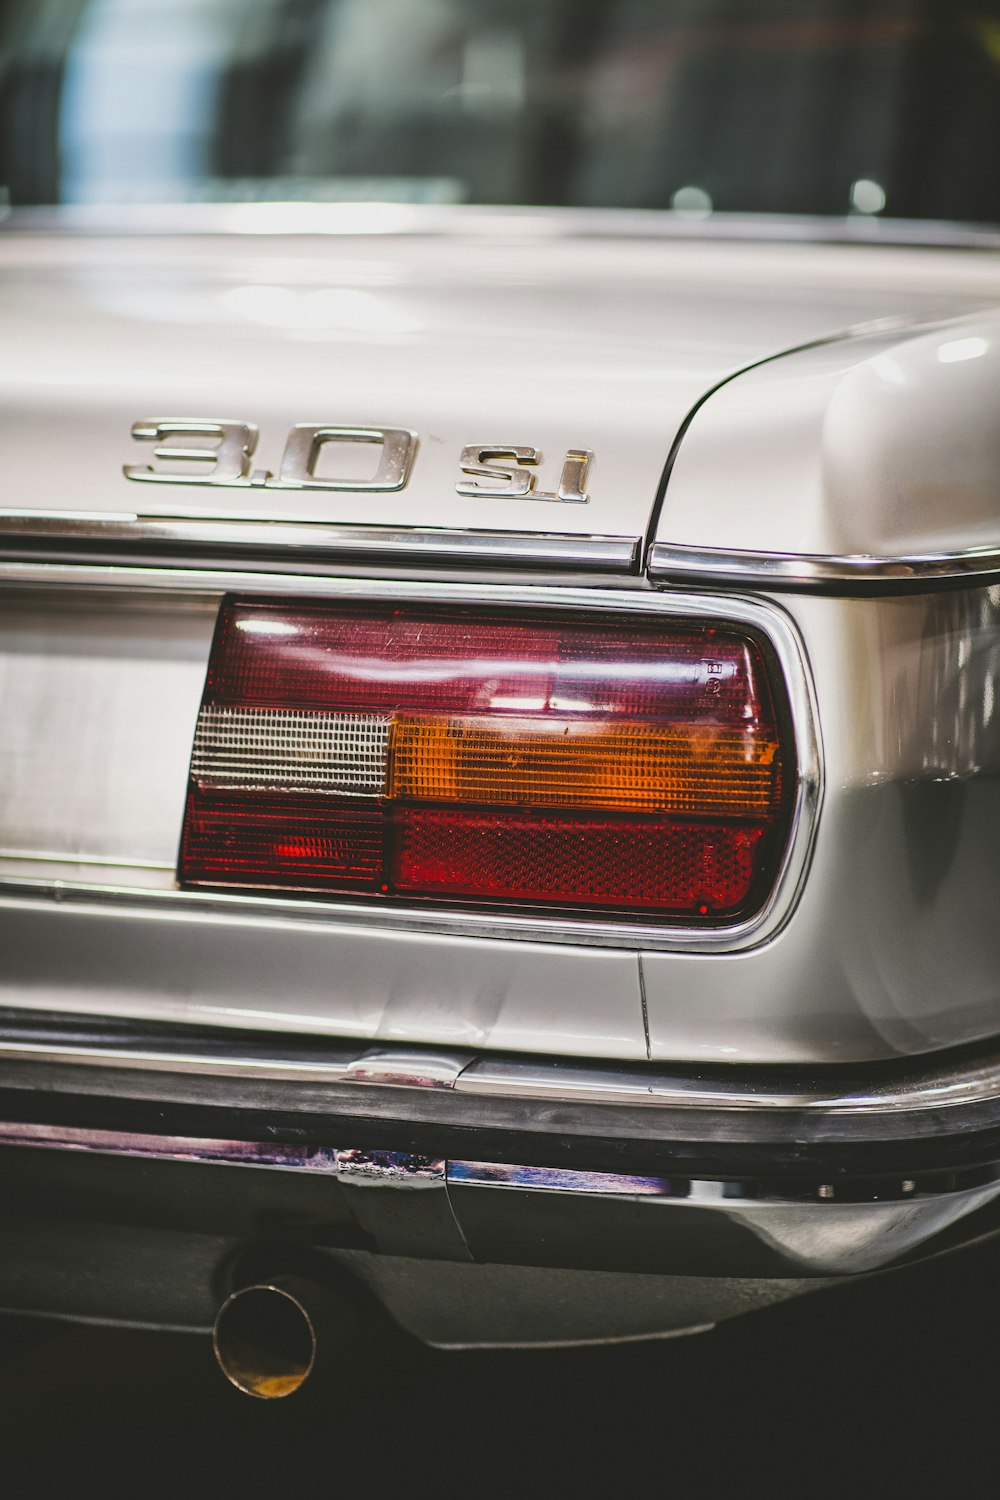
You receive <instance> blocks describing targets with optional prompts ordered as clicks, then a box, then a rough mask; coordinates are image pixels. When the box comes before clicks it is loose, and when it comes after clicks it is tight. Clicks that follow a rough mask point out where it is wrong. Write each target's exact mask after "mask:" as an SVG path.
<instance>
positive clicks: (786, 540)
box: [651, 312, 1000, 587]
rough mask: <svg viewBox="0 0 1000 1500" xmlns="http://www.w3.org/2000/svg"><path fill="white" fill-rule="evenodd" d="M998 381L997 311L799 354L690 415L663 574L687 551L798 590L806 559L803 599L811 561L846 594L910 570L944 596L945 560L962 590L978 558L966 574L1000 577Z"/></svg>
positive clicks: (662, 527)
mask: <svg viewBox="0 0 1000 1500" xmlns="http://www.w3.org/2000/svg"><path fill="white" fill-rule="evenodd" d="M998 379H1000V314H998V313H996V312H988V313H983V314H977V315H973V316H968V317H963V318H960V319H957V320H954V321H947V322H944V323H942V324H940V325H939V326H937V327H934V328H920V329H918V328H910V329H898V328H897V329H890V330H886V331H880V332H873V333H870V334H868V335H866V336H864V337H860V338H855V339H851V340H845V341H840V342H837V343H830V344H827V345H824V346H822V347H817V348H812V349H807V350H800V351H798V352H795V353H789V354H787V355H786V356H785V357H784V358H782V359H779V360H775V361H772V362H770V363H768V364H765V365H761V366H760V367H759V368H757V369H755V370H752V371H749V372H747V373H745V374H743V375H741V376H740V377H739V379H737V380H735V381H733V382H731V383H730V384H729V385H727V386H725V387H724V388H723V389H721V390H720V391H718V392H717V393H716V394H715V395H714V396H713V397H712V399H711V400H710V401H709V402H707V403H706V404H705V405H704V406H703V407H702V408H701V409H700V410H699V411H698V412H697V413H696V414H695V416H694V418H693V420H692V422H691V424H690V426H689V428H688V430H687V432H686V433H685V436H684V440H683V442H682V443H681V444H680V446H679V448H678V450H677V452H676V455H675V459H674V462H673V465H672V468H671V473H670V479H669V483H668V486H667V490H666V495H665V498H664V503H663V508H662V511H661V514H660V517H659V522H658V525H657V528H656V535H655V540H656V543H657V547H656V550H654V553H653V556H652V559H651V563H652V567H653V569H654V571H658V572H660V573H661V574H662V572H663V571H664V568H666V567H669V565H670V563H671V558H670V549H671V548H672V547H673V546H675V545H680V546H686V547H692V548H696V549H697V548H707V549H713V548H719V549H724V550H725V551H727V552H738V551H741V550H745V551H748V552H750V553H751V554H757V555H760V554H765V555H766V554H774V556H775V563H774V565H773V566H772V567H770V568H769V569H766V570H761V571H760V572H758V575H757V578H756V586H757V587H766V586H767V582H768V580H769V579H772V578H773V580H774V581H775V582H776V583H778V584H779V585H780V584H781V583H782V582H783V581H785V582H787V581H789V580H790V579H791V577H792V576H793V575H794V571H795V564H794V557H795V556H796V555H800V556H801V562H800V564H799V567H798V573H799V574H800V575H802V576H803V577H804V580H805V582H806V584H807V586H808V584H809V583H810V581H812V580H811V567H810V564H812V565H813V568H814V569H815V571H816V573H817V574H818V575H819V577H820V581H822V574H823V572H824V566H825V571H826V572H827V573H828V574H832V575H834V576H836V574H837V573H838V571H839V573H841V574H843V573H847V574H849V575H850V577H849V579H848V581H849V582H851V581H856V579H857V578H858V577H859V575H863V574H865V573H866V572H867V573H868V574H869V576H870V575H872V574H873V573H874V572H875V571H876V570H877V568H878V566H879V563H880V561H881V564H882V574H883V577H882V582H883V583H885V584H886V585H887V586H889V587H891V586H892V585H893V584H894V583H895V584H897V585H898V584H900V583H902V584H903V585H905V584H906V583H907V582H908V581H909V580H908V576H907V574H908V568H907V564H908V560H909V559H911V558H913V559H916V563H915V571H916V572H917V574H918V577H917V579H915V580H914V582H915V583H917V584H919V581H920V575H922V574H926V576H927V581H929V582H931V583H933V582H935V581H937V579H938V578H939V577H940V576H941V575H942V574H944V575H945V576H946V577H947V573H948V558H949V556H951V557H953V558H954V561H953V563H952V565H951V575H952V578H954V579H958V580H960V579H961V577H962V572H963V569H962V566H961V558H962V556H963V555H964V554H966V553H969V552H972V553H973V556H972V559H971V565H970V566H968V567H967V568H965V570H964V571H965V572H966V573H974V570H975V566H976V564H977V561H978V564H979V566H980V567H982V566H984V558H985V559H986V562H985V565H986V566H987V567H988V568H989V569H990V570H991V571H994V572H995V571H996V568H997V559H996V555H995V554H996V553H997V551H998V549H1000V478H998V475H1000V426H998V424H997V423H996V421H995V420H993V418H992V415H991V414H992V409H993V405H994V394H995V391H996V387H997V381H998ZM734 476H739V482H738V483H734V482H733V480H734ZM977 553H978V554H979V556H978V558H977V557H976V554H977ZM789 558H790V559H791V560H785V559H789ZM935 558H937V559H939V561H938V562H937V563H936V564H935V562H934V559H935ZM852 559H853V565H852V561H851V560H852ZM894 559H899V560H900V562H901V567H900V568H899V569H898V571H897V572H896V573H895V575H893V573H892V571H891V570H892V563H893V560H894ZM990 559H992V560H991V561H990ZM866 560H867V563H866ZM921 560H924V561H923V566H921ZM838 564H839V568H838ZM715 576H716V580H717V582H723V581H730V582H731V581H732V579H731V578H730V579H728V580H725V579H724V578H723V576H722V575H721V573H716V574H715ZM748 581H749V580H748ZM970 581H971V580H970Z"/></svg>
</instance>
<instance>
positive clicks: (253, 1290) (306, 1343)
mask: <svg viewBox="0 0 1000 1500" xmlns="http://www.w3.org/2000/svg"><path fill="white" fill-rule="evenodd" d="M359 1326H360V1320H359V1317H358V1313H357V1311H356V1310H355V1309H354V1307H353V1306H352V1305H351V1303H350V1302H349V1301H348V1300H347V1299H346V1298H345V1297H344V1296H342V1295H339V1294H338V1293H337V1292H336V1291H334V1290H333V1289H332V1288H330V1287H326V1286H319V1285H316V1284H315V1283H312V1282H309V1281H303V1280H300V1279H298V1278H292V1277H288V1278H284V1277H283V1278H281V1279H280V1280H277V1279H276V1280H274V1281H268V1282H260V1283H258V1284H256V1285H254V1286H244V1287H239V1288H238V1289H237V1290H236V1291H235V1292H233V1293H232V1295H231V1296H230V1297H227V1298H226V1300H225V1302H224V1303H223V1304H222V1306H221V1307H220V1308H219V1311H218V1314H217V1315H216V1319H215V1326H214V1327H213V1329H212V1348H213V1349H214V1350H215V1358H216V1361H217V1363H218V1366H219V1369H220V1370H221V1371H222V1373H223V1375H225V1377H226V1379H227V1380H228V1381H229V1383H230V1385H234V1386H235V1387H236V1389H237V1390H238V1391H242V1392H243V1393H244V1395H247V1396H257V1397H259V1398H260V1399H261V1400H263V1401H276V1400H280V1399H281V1398H282V1397H283V1396H292V1395H294V1394H295V1392H296V1391H298V1390H301V1388H302V1386H303V1385H305V1383H306V1381H307V1380H308V1379H309V1378H310V1376H311V1375H313V1374H314V1372H315V1370H316V1368H317V1365H318V1364H319V1363H321V1362H322V1364H324V1365H327V1366H329V1365H332V1364H334V1363H336V1362H337V1359H338V1356H340V1357H342V1356H343V1355H345V1354H347V1353H348V1352H349V1351H350V1349H351V1347H352V1346H353V1345H354V1343H355V1341H356V1335H357V1333H358V1329H359ZM321 1356H322V1358H321Z"/></svg>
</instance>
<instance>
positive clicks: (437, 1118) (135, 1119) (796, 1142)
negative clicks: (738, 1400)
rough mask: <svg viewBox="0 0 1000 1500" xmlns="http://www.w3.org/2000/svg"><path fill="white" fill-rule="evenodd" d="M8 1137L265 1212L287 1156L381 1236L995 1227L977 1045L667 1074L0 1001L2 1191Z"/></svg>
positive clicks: (675, 1269)
mask: <svg viewBox="0 0 1000 1500" xmlns="http://www.w3.org/2000/svg"><path fill="white" fill-rule="evenodd" d="M23 1147H34V1148H39V1147H41V1148H49V1149H53V1150H57V1151H60V1152H78V1153H86V1154H88V1155H91V1156H93V1155H97V1156H101V1157H127V1158H133V1159H138V1160H144V1161H147V1162H161V1163H164V1164H167V1163H182V1162H186V1163H202V1164H205V1163H211V1164H222V1165H226V1166H240V1167H244V1168H257V1169H263V1170H262V1171H259V1172H256V1173H255V1174H254V1176H253V1178H252V1180H251V1179H248V1180H247V1182H246V1191H245V1194H244V1197H245V1198H247V1199H248V1200H252V1201H253V1202H254V1203H256V1204H259V1205H261V1206H262V1207H264V1206H266V1203H267V1201H268V1193H269V1189H268V1187H267V1185H266V1182H265V1177H266V1175H267V1173H268V1172H270V1173H272V1174H277V1176H278V1177H285V1176H287V1174H289V1173H294V1174H298V1175H300V1176H302V1177H307V1178H309V1179H311V1180H312V1181H313V1183H314V1184H315V1192H316V1196H315V1199H314V1200H311V1201H313V1202H314V1203H315V1205H316V1208H315V1212H316V1213H317V1214H318V1215H319V1219H320V1220H321V1221H323V1222H326V1219H328V1218H329V1210H330V1208H331V1205H332V1204H333V1203H334V1201H335V1200H336V1203H337V1204H338V1210H337V1211H338V1213H340V1214H342V1216H343V1215H346V1219H347V1220H351V1221H353V1222H355V1223H356V1224H357V1225H358V1226H360V1227H361V1229H362V1230H363V1233H364V1236H365V1239H366V1245H367V1247H368V1248H370V1249H372V1250H374V1251H375V1252H376V1253H381V1254H390V1255H406V1256H411V1257H425V1258H429V1259H436V1258H437V1259H457V1260H462V1259H464V1260H468V1259H472V1260H474V1261H479V1262H484V1261H488V1262H492V1263H502V1264H509V1265H526V1266H527V1265H532V1266H557V1267H563V1268H578V1269H588V1270H595V1269H596V1270H617V1271H641V1272H654V1273H659V1274H665V1275H682V1276H720V1277H740V1278H745V1277H751V1278H753V1277H762V1278H774V1277H827V1276H831V1275H843V1274H847V1273H857V1272H869V1271H872V1270H876V1269H878V1268H880V1267H883V1266H886V1265H888V1264H890V1263H893V1262H896V1261H898V1260H899V1259H900V1258H902V1257H904V1256H906V1255H908V1254H912V1253H913V1252H915V1251H917V1250H918V1249H919V1248H921V1247H925V1248H928V1249H929V1248H931V1242H932V1241H934V1242H937V1240H938V1237H939V1236H942V1235H944V1233H945V1231H947V1230H948V1229H949V1227H950V1226H952V1225H954V1224H956V1222H957V1221H958V1220H962V1219H965V1218H966V1216H968V1215H970V1214H972V1213H973V1212H975V1211H977V1210H987V1213H986V1215H985V1216H982V1215H981V1216H979V1217H978V1218H977V1220H976V1221H975V1222H976V1223H977V1224H979V1223H982V1222H983V1220H984V1217H985V1219H987V1220H990V1222H992V1221H991V1217H990V1215H989V1212H988V1205H990V1204H991V1203H993V1202H994V1200H996V1199H998V1198H1000V1050H996V1049H995V1050H993V1051H992V1052H990V1053H988V1054H984V1053H980V1054H978V1055H977V1056H975V1057H972V1056H968V1055H967V1056H964V1057H961V1058H953V1059H949V1060H948V1061H945V1062H942V1061H941V1060H940V1059H938V1060H937V1062H936V1063H933V1064H924V1065H922V1066H920V1065H918V1066H914V1064H913V1063H912V1061H911V1062H909V1063H906V1064H892V1065H884V1066H879V1067H877V1068H869V1069H864V1070H862V1069H854V1070H853V1074H852V1075H851V1076H846V1075H845V1076H840V1075H838V1074H836V1073H834V1072H832V1071H831V1070H818V1069H817V1070H815V1072H814V1073H813V1074H812V1075H811V1076H803V1075H802V1074H801V1073H800V1072H796V1074H795V1075H794V1076H793V1075H792V1073H791V1072H790V1071H789V1070H779V1069H772V1070H770V1071H769V1072H765V1071H763V1070H759V1069H756V1070H751V1069H732V1070H731V1071H729V1072H722V1071H719V1072H716V1073H715V1074H709V1073H708V1072H706V1071H704V1070H700V1069H693V1068H687V1069H678V1070H676V1071H674V1072H670V1073H667V1072H665V1071H663V1070H662V1069H658V1068H654V1067H651V1066H643V1065H630V1066H627V1065H622V1066H616V1067H614V1068H608V1067H602V1066H598V1065H590V1064H585V1063H577V1062H570V1061H566V1062H560V1061H551V1060H541V1059H528V1058H517V1057H505V1058H501V1057H496V1056H490V1057H486V1056H476V1055H474V1054H472V1053H455V1052H441V1051H434V1050H431V1049H427V1050H420V1051H414V1050H412V1049H402V1048H400V1049H391V1048H384V1049H373V1048H367V1049H364V1050H362V1049H359V1048H358V1047H357V1046H355V1045H351V1044H343V1045H338V1044H337V1043H333V1042H330V1041H329V1040H327V1039H299V1038H289V1037H287V1036H283V1037H276V1036H266V1035H261V1034H259V1033H255V1034H253V1035H247V1034H245V1033H232V1032H225V1031H221V1030H218V1029H215V1030H209V1029H207V1028H204V1029H203V1028H193V1027H187V1028H180V1027H163V1026H153V1025H148V1026H144V1025H140V1024H136V1023H128V1024H127V1026H123V1025H122V1024H121V1023H117V1022H115V1023H111V1022H109V1023H95V1022H94V1021H93V1020H92V1019H89V1018H88V1019H82V1018H78V1017H73V1018H70V1017H59V1016H47V1015H41V1014H26V1013H24V1012H17V1013H14V1012H8V1013H6V1014H5V1015H3V1016H2V1017H0V1183H2V1182H3V1180H4V1172H5V1171H6V1170H7V1165H6V1164H9V1163H10V1161H11V1160H12V1155H11V1150H10V1148H23ZM15 1154H16V1155H17V1156H18V1157H19V1158H22V1159H23V1153H22V1152H20V1151H18V1152H16V1153H15ZM176 1170H182V1169H176ZM78 1171H79V1172H81V1173H82V1172H84V1171H85V1169H84V1168H83V1167H82V1165H81V1166H79V1167H78ZM324 1216H325V1218H324ZM300 1230H301V1225H300V1226H299V1227H298V1228H297V1229H296V1233H297V1234H298V1233H299V1232H300ZM970 1232H971V1228H970ZM953 1236H954V1231H953V1234H952V1237H953ZM948 1242H949V1239H948V1237H947V1236H946V1237H945V1239H944V1240H943V1241H942V1243H948Z"/></svg>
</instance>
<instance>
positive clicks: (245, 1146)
mask: <svg viewBox="0 0 1000 1500" xmlns="http://www.w3.org/2000/svg"><path fill="white" fill-rule="evenodd" d="M0 1145H5V1146H42V1147H46V1148H48V1149H49V1150H52V1151H91V1152H93V1153H94V1154H95V1155H99V1156H131V1157H145V1158H149V1157H152V1158H154V1159H155V1160H157V1161H194V1162H209V1163H219V1164H225V1165H226V1166H230V1167H280V1168H281V1169H282V1170H283V1171H285V1172H322V1173H324V1174H327V1175H330V1176H334V1177H338V1178H340V1179H341V1180H342V1181H345V1182H350V1183H352V1184H353V1183H355V1182H364V1183H365V1184H368V1183H380V1184H389V1185H391V1186H393V1187H436V1186H441V1185H443V1184H444V1181H445V1163H444V1161H443V1160H437V1159H434V1158H431V1157H425V1156H413V1155H409V1154H407V1153H406V1152H402V1151H359V1150H357V1149H355V1148H348V1149H346V1150H345V1149H344V1148H342V1147H337V1146H307V1145H300V1144H288V1143H285V1142H282V1141H266V1142H265V1141H237V1140H222V1139H211V1138H208V1137H202V1136H187V1135H150V1134H147V1133H142V1132H133V1131H119V1130H95V1129H92V1128H91V1127H90V1126H85V1127H81V1126H76V1125H38V1124H35V1123H21V1122H17V1121H0Z"/></svg>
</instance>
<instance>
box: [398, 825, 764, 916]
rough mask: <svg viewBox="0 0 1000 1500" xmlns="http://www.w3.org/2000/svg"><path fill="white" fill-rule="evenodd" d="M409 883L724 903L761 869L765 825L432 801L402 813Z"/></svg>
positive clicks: (739, 900) (469, 890)
mask: <svg viewBox="0 0 1000 1500" xmlns="http://www.w3.org/2000/svg"><path fill="white" fill-rule="evenodd" d="M399 824H400V829H399V839H398V842H397V845H396V858H395V862H394V870H393V875H394V884H395V886H396V888H397V889H398V890H400V891H413V892H415V893H417V892H419V893H426V894H434V893H437V892H448V893H449V894H451V895H463V896H470V897H479V896H486V897H493V898H494V899H495V898H496V897H497V896H500V897H501V898H505V899H507V900H511V901H552V902H558V903H559V904H560V905H566V904H570V905H571V904H573V903H574V902H578V901H579V902H583V903H585V904H587V905H600V906H619V907H621V906H626V907H627V906H642V907H650V908H653V907H659V908H662V909H664V910H668V911H697V909H698V907H699V906H704V905H707V906H709V907H710V908H711V910H712V911H714V912H716V913H724V912H728V911H733V910H735V909H738V908H739V907H740V906H741V905H742V904H743V903H744V902H745V901H746V899H747V895H748V893H749V891H750V887H751V885H752V882H753V878H754V868H755V860H754V854H755V851H756V846H757V843H758V842H759V840H760V838H761V830H760V829H759V828H735V829H734V828H718V827H715V826H714V825H713V824H711V823H708V824H698V823H665V822H662V821H660V820H654V821H645V822H641V823H640V822H632V821H626V820H623V819H618V820H612V819H610V818H601V817H593V816H591V817H558V816H556V817H545V816H542V815H540V814H537V813H535V814H533V813H514V814H512V815H507V814H501V815H499V816H497V815H496V814H492V815H491V814H488V813H482V812H473V813H467V812H465V811H464V810H463V811H462V812H450V811H449V812H445V811H442V810H440V809H435V810H434V811H426V812H425V811H423V810H417V809H414V808H406V809H404V810H403V811H402V812H401V813H400V814H399Z"/></svg>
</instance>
